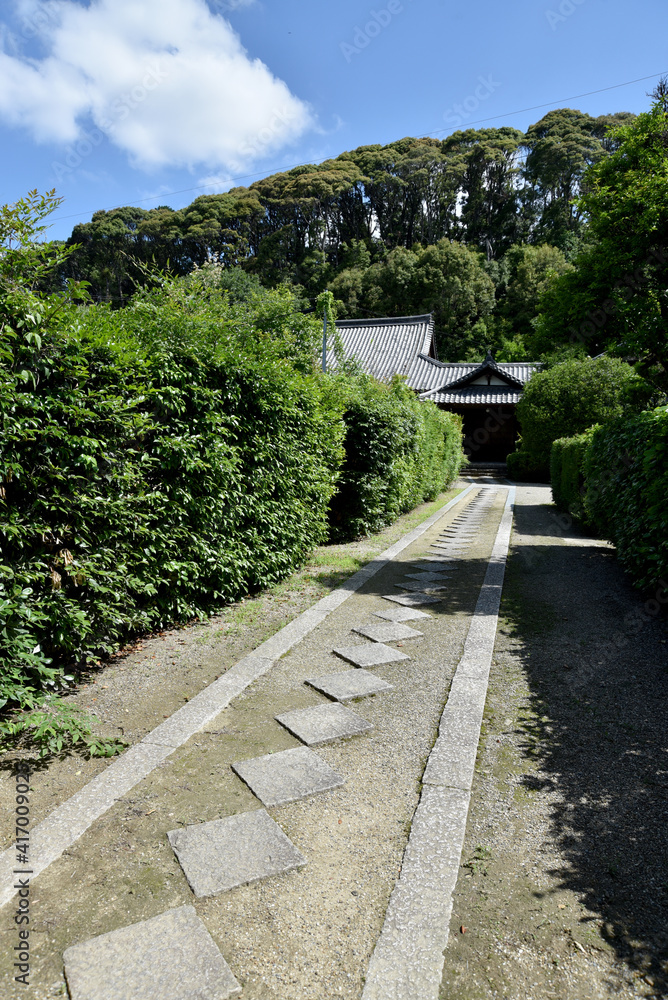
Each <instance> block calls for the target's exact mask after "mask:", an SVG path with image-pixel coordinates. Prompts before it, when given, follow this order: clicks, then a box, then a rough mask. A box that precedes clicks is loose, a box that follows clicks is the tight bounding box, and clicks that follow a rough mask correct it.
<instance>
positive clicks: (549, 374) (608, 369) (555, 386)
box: [508, 357, 652, 482]
mask: <svg viewBox="0 0 668 1000" xmlns="http://www.w3.org/2000/svg"><path fill="white" fill-rule="evenodd" d="M651 392H652V390H651V388H650V386H648V385H647V383H645V382H644V380H643V379H642V378H640V376H639V375H638V374H637V373H636V372H635V371H634V370H633V368H631V367H630V365H628V364H626V362H624V361H620V360H619V359H618V358H609V357H601V358H584V359H582V360H573V361H563V362H561V363H560V364H557V365H554V367H552V368H549V369H548V370H547V371H542V372H537V373H536V374H535V375H534V376H533V377H532V378H531V380H530V382H529V383H528V384H527V386H526V387H525V389H524V392H523V394H522V398H521V399H520V401H519V403H518V404H517V416H518V418H519V421H520V425H521V428H522V437H521V442H520V447H519V449H518V452H516V454H520V455H525V456H527V457H526V458H523V459H514V458H513V457H511V456H508V470H509V472H511V474H513V475H515V473H518V475H517V476H516V478H524V479H526V478H529V472H531V473H532V476H531V478H535V479H536V480H537V481H539V482H549V475H550V449H551V447H552V442H553V441H556V440H557V439H558V438H563V437H571V436H573V435H574V434H582V433H583V432H584V431H586V430H587V428H588V427H591V426H592V425H593V424H599V423H600V424H602V423H606V422H607V421H608V420H613V419H614V418H615V417H620V416H623V415H625V414H630V413H633V412H634V411H637V410H640V409H642V407H643V406H647V405H648V400H649V398H650V396H651Z"/></svg>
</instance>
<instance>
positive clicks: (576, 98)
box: [417, 73, 664, 139]
mask: <svg viewBox="0 0 668 1000" xmlns="http://www.w3.org/2000/svg"><path fill="white" fill-rule="evenodd" d="M663 75H664V74H663V73H652V75H651V76H639V77H638V79H637V80H628V81H627V82H626V83H616V84H614V86H612V87H601V89H600V90H588V91H587V93H586V94H574V95H573V96H572V97H563V98H562V99H561V100H560V101H548V103H547V104H534V105H533V107H531V108H521V109H520V110H519V111H510V112H509V113H508V114H505V115H493V116H492V117H491V118H478V119H477V121H474V122H467V124H466V127H467V128H469V127H470V126H471V125H482V123H483V122H494V121H498V119H499V118H512V117H513V115H523V114H525V112H527V111H539V110H540V109H541V108H551V107H552V105H554V104H564V103H565V102H566V101H579V100H580V98H581V97H591V96H592V95H593V94H604V93H605V92H606V91H607V90H619V88H620V87H630V86H631V85H632V84H634V83H642V82H643V81H644V80H654V79H655V78H656V77H657V76H663ZM447 131H448V129H447V128H438V129H434V130H433V131H432V132H423V133H422V134H421V135H419V136H418V137H417V138H418V139H421V138H424V137H425V136H429V135H440V134H441V132H447Z"/></svg>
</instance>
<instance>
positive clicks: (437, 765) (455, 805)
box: [362, 487, 515, 1000]
mask: <svg viewBox="0 0 668 1000" xmlns="http://www.w3.org/2000/svg"><path fill="white" fill-rule="evenodd" d="M514 501H515V488H514V487H511V488H509V489H508V496H507V499H506V505H505V508H504V512H503V516H502V518H501V523H500V525H499V529H498V532H497V535H496V540H495V542H494V547H493V549H492V554H491V557H490V560H489V565H488V567H487V573H486V575H485V580H484V582H483V585H482V589H481V591H480V596H479V598H478V602H477V604H476V609H475V612H474V615H473V620H472V622H471V626H470V628H469V631H468V635H467V637H466V643H465V645H464V655H463V656H462V659H461V660H460V662H459V665H458V666H457V670H456V671H455V676H454V678H453V681H452V686H451V689H450V695H449V697H448V701H447V704H446V706H445V709H444V711H443V715H442V718H441V723H440V726H439V735H438V738H437V740H436V743H435V745H434V748H433V750H432V752H431V754H430V755H429V759H428V761H427V767H426V769H425V773H424V776H423V779H422V780H423V788H422V794H421V796H420V802H419V804H418V807H417V809H416V811H415V816H414V817H413V823H412V827H411V833H410V837H409V840H408V845H407V847H406V851H405V853H404V858H403V863H402V866H401V874H400V876H399V879H398V881H397V883H396V885H395V887H394V889H393V891H392V895H391V896H390V901H389V904H388V907H387V912H386V915H385V922H384V924H383V929H382V931H381V935H380V938H379V939H378V942H377V944H376V947H375V949H374V952H373V954H372V956H371V960H370V962H369V968H368V972H367V976H366V981H365V986H364V991H363V993H362V1000H414V998H415V997H419V998H420V1000H437V998H438V994H439V989H440V985H441V978H442V976H443V965H444V962H445V958H444V954H443V952H444V949H445V946H446V944H447V941H448V931H449V926H450V917H451V915H452V894H453V892H454V889H455V886H456V884H457V875H458V873H459V866H460V863H461V853H462V846H463V843H464V834H465V832H466V821H467V817H468V809H469V801H470V798H471V786H472V784H473V771H474V767H475V761H476V756H477V751H478V741H479V739H480V726H481V723H482V716H483V711H484V707H485V699H486V696H487V682H488V679H489V671H490V666H491V662H492V654H493V651H494V642H495V639H496V629H497V623H498V616H499V606H500V603H501V591H502V588H503V578H504V574H505V568H506V560H507V556H508V548H509V545H510V533H511V530H512V523H513V506H514Z"/></svg>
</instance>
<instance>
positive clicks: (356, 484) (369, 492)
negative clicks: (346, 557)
mask: <svg viewBox="0 0 668 1000" xmlns="http://www.w3.org/2000/svg"><path fill="white" fill-rule="evenodd" d="M344 421H345V425H346V434H345V440H344V448H345V455H346V457H345V462H344V465H343V468H342V470H341V476H340V479H339V483H338V491H337V493H336V494H335V496H334V497H333V499H332V504H331V510H330V526H331V538H332V540H333V541H345V540H347V539H350V538H356V537H358V536H359V535H364V534H368V533H369V532H371V531H379V530H380V529H381V528H383V527H384V526H385V525H387V524H390V523H391V522H392V521H394V520H395V519H396V518H397V517H398V516H399V515H400V514H402V513H404V512H405V511H408V510H411V509H412V508H413V507H415V506H416V505H417V504H419V503H421V502H422V501H423V500H431V499H433V498H434V497H436V496H438V494H439V493H440V492H441V491H442V490H443V489H445V488H446V487H447V486H449V485H450V484H451V483H452V482H453V481H454V479H455V478H456V476H457V474H458V473H459V469H460V467H461V462H462V457H463V456H462V422H461V418H460V417H458V416H456V415H455V414H452V413H446V412H444V411H443V410H439V409H438V407H437V406H435V404H433V403H422V402H420V401H419V400H418V399H417V398H416V397H415V395H414V393H413V392H411V391H410V389H407V388H406V386H405V385H404V383H403V380H402V379H400V378H395V379H394V380H393V381H392V382H391V383H390V384H389V385H384V384H383V383H381V382H377V381H376V380H375V379H372V378H371V377H369V376H364V375H358V376H357V377H355V378H353V379H351V381H350V394H349V396H348V399H347V404H346V409H345V413H344Z"/></svg>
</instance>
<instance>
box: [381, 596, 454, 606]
mask: <svg viewBox="0 0 668 1000" xmlns="http://www.w3.org/2000/svg"><path fill="white" fill-rule="evenodd" d="M384 598H385V600H386V601H394V603H395V604H403V606H404V607H405V608H419V607H420V606H421V605H422V604H440V603H441V600H442V598H441V597H431V596H430V595H429V594H422V593H420V594H385V595H384Z"/></svg>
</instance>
